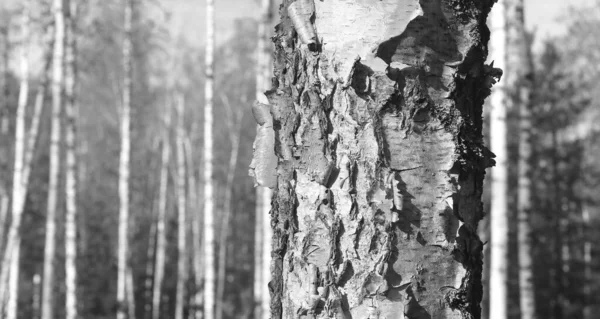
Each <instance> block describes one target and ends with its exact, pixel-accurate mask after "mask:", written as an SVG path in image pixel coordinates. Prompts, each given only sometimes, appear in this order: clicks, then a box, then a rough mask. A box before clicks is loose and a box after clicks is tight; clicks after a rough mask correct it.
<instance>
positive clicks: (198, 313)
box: [185, 130, 203, 319]
mask: <svg viewBox="0 0 600 319" xmlns="http://www.w3.org/2000/svg"><path fill="white" fill-rule="evenodd" d="M192 132H193V130H192ZM185 151H186V157H187V165H188V171H189V173H188V185H189V194H190V205H189V207H190V211H191V213H192V226H191V228H192V247H191V248H192V251H193V253H192V266H193V269H194V292H193V295H192V300H191V302H192V305H191V307H190V312H189V318H190V319H201V318H202V307H201V305H202V291H201V290H200V287H202V279H203V272H202V259H201V258H200V252H201V251H202V245H201V237H200V224H201V222H202V219H201V217H202V215H201V214H200V210H198V209H197V208H198V207H199V204H200V203H199V202H198V193H197V192H198V186H197V185H198V183H197V182H196V174H195V173H194V167H195V165H194V160H193V157H194V154H193V149H192V142H191V141H190V138H189V137H188V138H187V139H186V140H185Z"/></svg>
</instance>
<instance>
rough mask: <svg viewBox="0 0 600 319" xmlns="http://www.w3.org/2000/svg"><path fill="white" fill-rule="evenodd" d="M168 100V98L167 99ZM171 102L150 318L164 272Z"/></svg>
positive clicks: (167, 109)
mask: <svg viewBox="0 0 600 319" xmlns="http://www.w3.org/2000/svg"><path fill="white" fill-rule="evenodd" d="M169 101H170V100H169ZM170 105H171V104H170V103H165V115H164V119H165V126H164V132H163V134H164V135H163V136H164V137H163V142H162V155H161V162H160V182H159V183H160V184H159V191H158V192H159V193H158V217H157V218H158V220H157V221H156V264H155V271H154V292H153V294H152V319H158V318H159V317H160V300H161V288H162V282H163V278H164V274H165V255H166V245H167V237H166V230H165V224H166V219H167V188H168V184H169V169H168V168H169V157H170V143H169V130H170V127H171V106H170Z"/></svg>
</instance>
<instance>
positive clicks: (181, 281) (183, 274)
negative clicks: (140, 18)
mask: <svg viewBox="0 0 600 319" xmlns="http://www.w3.org/2000/svg"><path fill="white" fill-rule="evenodd" d="M175 103H176V113H177V126H176V127H177V135H176V148H177V295H176V301H175V319H183V307H184V302H185V284H186V280H187V267H186V265H187V262H188V255H187V252H188V250H187V247H186V241H187V238H186V233H187V221H186V207H187V203H186V188H185V182H186V175H185V173H186V170H185V154H184V149H183V147H184V143H183V140H184V136H185V122H184V116H185V114H184V110H185V101H184V97H183V93H181V92H178V93H177V94H176V97H175Z"/></svg>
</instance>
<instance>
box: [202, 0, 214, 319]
mask: <svg viewBox="0 0 600 319" xmlns="http://www.w3.org/2000/svg"><path fill="white" fill-rule="evenodd" d="M214 16H215V5H214V0H206V56H205V59H206V60H205V63H206V79H205V86H204V98H205V102H204V103H205V105H204V150H203V153H204V154H203V155H204V232H203V237H204V240H203V244H204V254H203V257H204V319H214V315H215V221H214V214H215V211H214V198H213V183H214V181H213V163H212V161H213V134H212V129H213V60H214V59H213V58H214V45H215V28H214V25H215V21H214Z"/></svg>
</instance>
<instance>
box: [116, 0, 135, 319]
mask: <svg viewBox="0 0 600 319" xmlns="http://www.w3.org/2000/svg"><path fill="white" fill-rule="evenodd" d="M133 1H134V0H127V1H125V21H124V28H125V35H124V40H123V72H124V73H123V77H124V78H123V105H122V111H121V154H120V158H119V248H118V259H119V260H118V273H119V274H118V279H117V319H125V318H126V316H127V309H126V308H127V304H126V299H127V294H126V285H127V283H126V281H127V267H128V259H129V258H128V257H129V253H128V251H129V238H128V233H129V157H130V152H131V150H130V148H131V140H130V122H131V81H132V79H131V76H132V69H131V68H132V61H131V60H132V52H131V51H132V42H133V39H132V15H133Z"/></svg>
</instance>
